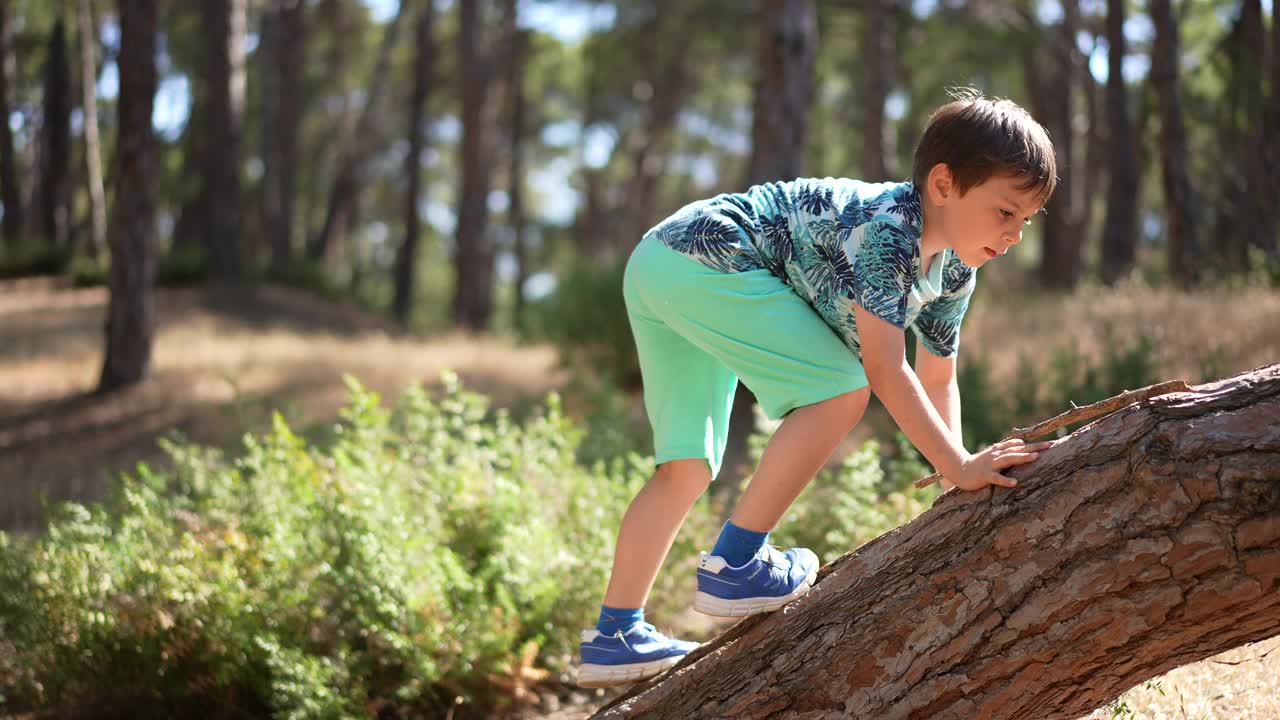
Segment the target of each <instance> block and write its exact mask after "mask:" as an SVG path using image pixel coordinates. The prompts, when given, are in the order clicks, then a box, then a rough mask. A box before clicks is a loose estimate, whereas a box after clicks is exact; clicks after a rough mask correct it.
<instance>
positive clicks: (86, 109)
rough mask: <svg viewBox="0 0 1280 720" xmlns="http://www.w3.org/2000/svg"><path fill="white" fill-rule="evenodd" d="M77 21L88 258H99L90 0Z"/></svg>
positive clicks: (101, 208)
mask: <svg viewBox="0 0 1280 720" xmlns="http://www.w3.org/2000/svg"><path fill="white" fill-rule="evenodd" d="M76 9H77V12H76V17H77V20H78V23H79V29H80V89H81V92H82V96H81V99H80V102H81V109H82V110H83V113H84V169H85V185H86V189H87V190H88V195H89V243H88V245H87V248H88V252H89V257H92V258H95V259H96V258H99V257H101V256H102V255H103V253H105V252H106V246H107V193H106V190H105V189H104V188H103V186H102V141H101V140H100V139H99V137H98V86H97V81H98V61H97V58H96V55H97V47H98V34H97V32H96V31H95V30H94V22H93V6H92V0H80V1H79V4H78V6H77V8H76Z"/></svg>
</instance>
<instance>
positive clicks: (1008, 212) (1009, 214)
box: [1000, 208, 1031, 225]
mask: <svg viewBox="0 0 1280 720" xmlns="http://www.w3.org/2000/svg"><path fill="white" fill-rule="evenodd" d="M1000 217H1002V218H1004V219H1006V220H1008V219H1009V218H1011V217H1013V211H1011V210H1005V209H1003V208H1001V210H1000ZM1022 224H1023V225H1030V224H1031V218H1027V219H1026V220H1023V221H1022Z"/></svg>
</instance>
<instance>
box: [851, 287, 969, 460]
mask: <svg viewBox="0 0 1280 720" xmlns="http://www.w3.org/2000/svg"><path fill="white" fill-rule="evenodd" d="M853 312H854V321H855V322H856V323H857V326H858V336H859V340H860V341H861V346H862V365H863V369H864V370H865V371H866V373H867V380H869V381H870V383H871V389H872V391H873V392H875V394H876V397H878V398H880V402H881V403H883V404H884V406H885V408H886V409H888V411H889V414H890V415H892V416H893V419H894V420H895V421H896V422H897V423H898V427H900V428H901V429H902V432H903V433H905V434H906V436H907V439H908V440H910V441H911V442H912V444H914V445H915V446H916V448H917V449H919V450H920V453H921V454H922V455H924V457H925V459H926V460H928V461H929V463H930V464H932V465H933V467H934V469H935V470H937V471H938V472H940V473H942V475H943V476H944V477H945V476H954V475H956V474H957V473H958V472H959V470H960V467H961V465H963V464H964V462H965V461H966V460H967V459H968V458H969V453H968V452H966V451H965V449H964V446H963V445H962V444H961V442H960V440H959V437H958V434H957V433H953V432H952V431H951V429H950V428H948V426H947V421H946V420H944V418H943V416H942V414H940V413H939V412H938V409H937V408H935V407H934V405H935V401H932V400H931V399H930V397H929V396H928V395H927V394H926V392H925V388H924V386H923V385H922V384H921V382H920V380H919V378H917V377H916V373H915V371H914V370H912V368H911V365H910V364H908V363H907V351H906V347H907V344H906V336H905V334H904V332H903V330H902V329H900V328H897V327H895V326H893V325H892V324H890V323H888V322H886V321H884V320H881V319H880V318H879V317H876V316H875V315H873V314H872V313H870V312H868V311H866V310H864V309H863V308H862V307H861V306H859V305H854V310H853ZM954 407H955V410H954V412H955V413H956V414H957V415H958V414H959V403H958V402H957V403H955V405H954ZM949 412H950V411H949ZM956 426H957V428H958V427H959V422H958V421H957V422H956ZM948 484H950V483H948Z"/></svg>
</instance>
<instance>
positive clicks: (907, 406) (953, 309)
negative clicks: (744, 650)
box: [578, 92, 1057, 687]
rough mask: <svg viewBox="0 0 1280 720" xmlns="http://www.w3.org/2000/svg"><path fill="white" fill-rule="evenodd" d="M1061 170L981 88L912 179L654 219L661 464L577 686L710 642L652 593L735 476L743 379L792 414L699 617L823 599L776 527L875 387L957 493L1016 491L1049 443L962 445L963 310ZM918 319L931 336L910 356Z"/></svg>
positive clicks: (630, 278)
mask: <svg viewBox="0 0 1280 720" xmlns="http://www.w3.org/2000/svg"><path fill="white" fill-rule="evenodd" d="M1055 172H1056V170H1055V163H1054V152H1053V146H1052V144H1051V143H1050V141H1049V137H1048V134H1047V133H1046V132H1045V131H1044V128H1042V127H1041V126H1040V125H1039V124H1038V123H1036V121H1035V120H1033V119H1032V118H1031V116H1030V115H1029V114H1028V113H1027V112H1026V111H1025V110H1023V109H1022V108H1021V107H1019V106H1018V105H1016V104H1014V103H1013V102H1010V101H1008V100H995V99H989V98H985V97H982V96H981V94H978V93H976V92H969V93H968V94H965V95H961V96H959V99H957V100H955V101H954V102H951V103H948V104H946V105H944V106H942V107H941V108H939V109H937V110H936V111H934V113H933V115H932V116H931V117H930V119H929V124H928V126H927V127H926V129H925V132H924V135H923V136H922V137H921V140H920V143H919V146H918V147H917V148H916V152H915V160H914V165H913V172H912V178H911V181H910V182H904V183H879V184H869V183H863V182H859V181H856V180H849V179H843V178H825V179H822V180H816V179H798V180H795V181H792V182H782V183H766V184H763V185H756V186H753V187H752V188H750V189H749V190H747V191H746V192H745V193H738V194H722V195H717V196H716V197H714V198H711V199H709V200H703V201H699V202H695V203H692V204H690V205H687V206H685V207H684V208H681V209H680V210H679V211H677V212H676V213H675V214H674V215H672V216H671V217H670V218H668V219H666V220H664V221H663V222H661V223H659V224H658V225H657V226H655V227H654V228H653V229H651V230H649V231H648V232H647V233H645V235H644V238H643V239H642V240H641V241H640V244H639V245H638V246H637V247H636V249H635V250H634V252H633V253H632V255H631V258H630V259H629V261H628V263H627V269H626V274H625V276H624V281H623V293H624V296H625V300H626V306H627V315H628V319H629V321H630V323H631V327H632V331H633V333H634V335H635V340H636V348H637V351H638V353H639V357H640V369H641V373H642V375H643V379H644V403H645V409H646V411H647V412H648V415H649V419H650V423H651V424H652V426H653V432H654V449H655V461H656V462H657V464H658V468H657V471H656V472H655V473H654V476H653V477H652V478H651V479H650V480H649V482H648V483H647V484H646V486H645V487H644V489H643V490H641V491H640V493H639V494H638V495H637V496H636V498H635V499H634V500H633V501H632V503H631V506H630V507H629V508H628V510H627V512H626V515H625V516H624V517H623V521H622V528H621V530H620V532H619V534H618V544H617V550H616V553H615V556H614V564H613V573H612V576H611V578H610V580H609V587H608V590H607V591H606V593H605V598H604V605H603V606H602V608H601V612H600V618H599V621H598V623H597V625H596V627H595V628H594V629H591V630H586V631H584V632H583V633H582V644H581V647H580V651H581V656H582V666H581V668H580V671H579V675H578V682H579V684H580V685H582V686H585V687H602V686H608V685H618V684H623V683H630V682H635V681H637V680H642V679H645V678H648V677H652V676H653V675H656V674H658V673H660V672H661V671H662V670H664V669H666V668H667V667H670V666H672V665H674V664H676V663H677V662H679V660H680V658H681V657H683V656H684V655H685V654H686V653H688V652H689V651H690V650H692V649H693V648H695V647H697V643H693V642H686V641H682V640H676V639H671V638H667V637H665V636H663V635H662V634H660V633H658V632H657V631H656V629H655V628H654V626H653V625H651V624H649V623H646V622H644V602H645V600H646V598H647V597H648V595H649V591H650V589H651V588H652V586H653V581H654V578H655V576H656V575H657V572H658V569H659V567H661V565H662V562H663V560H664V558H665V557H666V555H667V552H668V551H669V550H670V549H671V544H672V542H673V541H674V539H675V534H676V532H677V530H679V528H680V525H681V524H682V523H683V521H684V518H685V516H686V515H687V514H688V512H689V509H690V508H691V507H692V505H693V503H694V501H695V500H696V499H697V497H698V496H699V495H701V494H702V492H703V490H705V489H706V488H707V486H708V485H709V483H710V482H711V480H712V479H713V478H714V477H715V475H716V473H717V472H718V470H719V466H720V461H721V457H722V455H723V453H724V447H725V441H726V438H727V436H728V420H729V410H730V408H731V407H732V405H733V396H734V389H735V387H736V383H737V381H738V379H739V378H741V379H742V381H743V383H744V384H746V385H747V386H748V387H749V388H751V390H752V391H753V392H754V393H755V395H756V397H757V398H758V399H759V402H760V405H761V407H762V408H763V410H764V411H765V414H766V415H768V416H769V417H770V418H771V419H777V418H780V417H785V420H784V421H783V422H782V424H781V426H780V427H779V428H778V430H777V432H775V433H774V435H773V437H772V438H771V439H770V441H769V445H768V447H767V448H766V449H765V452H764V455H763V457H762V458H761V461H760V467H759V468H758V469H757V471H756V473H755V475H754V476H753V478H752V480H751V483H750V484H749V485H748V487H747V489H746V491H745V492H744V493H743V495H742V498H741V499H740V500H739V501H738V504H737V506H736V507H735V508H734V511H733V514H732V516H731V517H730V519H729V521H728V522H726V523H725V525H724V529H723V530H722V532H721V534H720V537H719V539H718V540H717V541H716V544H715V547H714V548H713V549H712V550H711V552H710V553H706V552H703V553H702V556H701V562H700V563H699V567H698V592H697V595H696V599H695V601H694V608H695V609H697V610H699V611H701V612H704V613H708V614H711V615H717V616H726V617H742V616H747V615H752V614H755V613H760V612H769V611H772V610H776V609H778V608H780V607H782V606H784V605H786V604H787V603H789V602H791V601H792V600H794V599H796V598H798V597H800V596H802V595H804V594H805V593H807V592H808V591H809V587H810V586H811V585H812V584H813V580H814V575H815V573H816V572H817V569H818V566H819V562H818V558H817V557H816V556H815V555H814V553H813V552H812V551H810V550H808V549H805V548H793V549H790V550H787V551H786V552H781V551H779V550H778V549H777V548H775V547H773V546H771V545H768V544H767V543H766V540H767V538H768V536H769V532H770V531H771V530H772V529H773V528H774V527H775V526H776V525H777V523H778V520H779V519H780V518H781V517H782V514H783V513H784V512H785V511H786V509H787V508H788V507H789V506H790V505H791V503H792V502H793V501H794V500H795V498H796V497H797V496H798V495H799V494H800V491H801V490H802V489H803V488H804V486H805V485H806V484H808V482H809V481H810V480H811V479H812V478H813V476H814V474H815V473H816V472H817V471H818V469H819V468H821V466H822V465H823V464H824V463H825V462H826V461H827V460H828V458H830V456H831V453H832V452H833V451H834V449H835V446H836V443H838V442H839V441H840V440H841V438H843V437H844V436H845V435H846V434H847V433H848V432H849V431H850V430H851V429H852V428H853V426H854V425H855V424H856V423H857V422H858V421H859V420H860V419H861V417H862V414H863V411H864V410H865V409H866V405H867V400H868V398H869V396H870V392H871V391H872V390H874V391H875V393H876V396H877V397H879V398H880V400H881V402H882V403H883V404H884V406H885V407H886V408H887V409H888V411H889V413H890V414H891V415H892V416H893V418H894V420H895V421H896V422H897V423H898V425H899V426H900V427H901V428H902V430H903V432H904V433H906V435H907V437H908V438H909V439H910V440H911V441H912V443H914V445H915V446H916V447H917V448H918V449H919V450H920V452H921V454H923V455H924V457H925V458H926V459H927V460H928V461H929V462H930V463H931V464H932V465H933V466H934V468H936V469H937V470H938V471H939V472H941V474H942V475H943V477H944V478H945V479H944V480H943V482H942V486H943V489H944V490H949V489H951V488H952V487H959V488H961V489H963V490H970V491H972V490H979V489H981V488H983V487H986V486H987V485H999V486H1003V487H1013V486H1014V485H1015V482H1014V480H1012V479H1011V478H1008V477H1006V476H1004V475H1001V474H1000V473H999V472H998V471H999V470H1001V469H1002V468H1007V467H1011V466H1014V465H1018V464H1022V463H1029V462H1031V461H1033V460H1035V459H1036V457H1037V456H1038V453H1037V451H1038V450H1042V449H1044V448H1046V447H1048V446H1049V445H1051V443H1038V444H1035V445H1026V444H1024V443H1023V442H1022V441H1020V440H1018V441H1009V442H1004V443H999V444H997V445H994V446H992V447H989V448H987V449H985V450H983V451H982V452H980V453H977V454H970V453H968V452H966V451H965V449H964V447H963V446H962V445H961V435H960V402H959V391H958V389H957V386H956V353H957V350H958V349H959V345H960V340H959V329H960V321H961V319H962V318H963V317H964V313H965V310H966V309H967V307H968V304H969V297H970V295H971V294H972V293H973V288H974V283H975V279H976V272H975V270H976V269H977V268H979V267H981V266H982V265H984V264H986V263H987V261H989V260H991V259H992V258H994V257H996V256H998V255H1003V254H1004V253H1006V252H1008V251H1009V249H1010V248H1011V247H1012V246H1013V245H1015V244H1016V243H1018V242H1019V241H1020V240H1021V239H1022V227H1023V225H1024V224H1026V223H1030V218H1031V216H1032V215H1033V214H1035V213H1036V212H1038V211H1039V210H1040V209H1041V208H1042V207H1043V206H1044V204H1045V202H1046V201H1047V200H1048V198H1049V196H1050V195H1051V194H1052V192H1053V189H1054V186H1055V184H1056V182H1057V179H1056V177H1055ZM908 326H910V327H912V328H913V329H914V330H915V332H916V335H917V336H918V338H919V343H920V347H919V351H918V352H917V353H916V366H915V368H914V370H913V368H912V367H911V366H910V365H909V364H908V363H907V361H906V351H905V340H904V334H903V331H904V329H905V328H907V327H908Z"/></svg>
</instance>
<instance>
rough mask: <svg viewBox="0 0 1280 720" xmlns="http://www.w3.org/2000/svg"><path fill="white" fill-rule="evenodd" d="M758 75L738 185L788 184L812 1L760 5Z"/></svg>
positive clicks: (738, 397)
mask: <svg viewBox="0 0 1280 720" xmlns="http://www.w3.org/2000/svg"><path fill="white" fill-rule="evenodd" d="M759 30H760V34H759V42H760V47H759V70H758V73H759V74H758V75H757V78H756V85H755V99H754V103H755V104H754V109H753V111H752V112H753V114H752V122H751V165H750V166H749V169H748V171H747V172H748V175H747V178H746V182H745V183H744V185H754V184H757V183H762V182H769V181H774V180H792V179H794V178H796V177H799V176H800V175H802V174H803V173H804V154H805V153H804V149H805V137H806V135H807V133H808V129H809V109H810V105H811V102H812V99H813V86H814V79H813V75H814V63H815V61H816V58H817V50H818V9H817V6H816V4H815V3H814V2H813V0H766V2H764V4H763V5H762V8H761V16H760V28H759ZM755 402H756V398H755V395H754V394H753V393H752V392H751V391H750V390H749V389H748V388H747V386H746V385H743V384H742V383H738V389H737V392H736V393H735V395H734V398H733V409H732V410H731V411H730V414H729V438H728V442H727V444H726V446H725V452H724V461H723V462H722V463H721V471H720V476H719V482H718V483H717V487H716V492H717V494H718V495H719V497H720V499H721V500H722V501H724V502H725V504H726V505H729V504H731V502H732V500H733V499H734V498H733V496H734V495H736V493H737V489H738V486H739V484H740V482H739V481H740V480H741V479H742V477H743V476H744V471H746V472H750V470H749V469H748V468H746V464H747V461H748V458H749V456H750V449H749V447H748V440H749V438H750V437H751V433H752V431H753V430H754V429H755V410H754V408H755Z"/></svg>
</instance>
